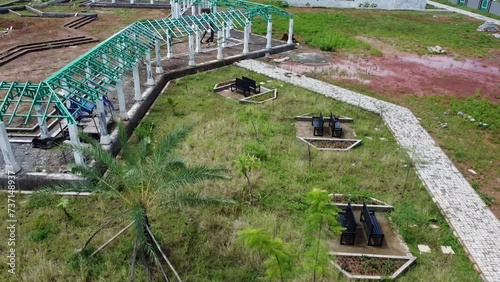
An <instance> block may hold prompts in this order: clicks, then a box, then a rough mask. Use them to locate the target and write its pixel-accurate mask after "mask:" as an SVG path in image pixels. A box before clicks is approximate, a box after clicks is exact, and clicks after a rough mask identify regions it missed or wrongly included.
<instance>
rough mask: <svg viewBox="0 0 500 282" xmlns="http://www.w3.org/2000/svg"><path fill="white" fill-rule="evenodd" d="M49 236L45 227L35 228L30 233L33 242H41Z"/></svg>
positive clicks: (48, 231)
mask: <svg viewBox="0 0 500 282" xmlns="http://www.w3.org/2000/svg"><path fill="white" fill-rule="evenodd" d="M49 236H50V230H49V229H47V228H42V229H37V230H35V231H33V232H32V233H31V236H30V239H31V240H32V241H33V242H43V241H45V240H47V239H48V238H49Z"/></svg>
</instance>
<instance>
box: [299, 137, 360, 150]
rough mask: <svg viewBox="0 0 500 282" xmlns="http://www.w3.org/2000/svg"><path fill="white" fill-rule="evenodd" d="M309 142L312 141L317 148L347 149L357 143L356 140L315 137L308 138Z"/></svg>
mask: <svg viewBox="0 0 500 282" xmlns="http://www.w3.org/2000/svg"><path fill="white" fill-rule="evenodd" d="M307 142H309V143H311V144H312V145H313V146H315V147H316V148H321V149H347V148H349V147H351V146H352V145H354V143H356V141H344V140H314V139H307Z"/></svg>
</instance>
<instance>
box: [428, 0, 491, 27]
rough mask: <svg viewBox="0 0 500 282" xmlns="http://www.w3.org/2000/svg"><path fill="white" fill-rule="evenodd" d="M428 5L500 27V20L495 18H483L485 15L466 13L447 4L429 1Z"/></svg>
mask: <svg viewBox="0 0 500 282" xmlns="http://www.w3.org/2000/svg"><path fill="white" fill-rule="evenodd" d="M427 4H429V5H432V6H434V7H436V8H439V9H445V10H448V11H452V12H455V13H458V14H462V15H466V16H469V17H472V18H476V19H478V20H482V21H489V22H494V23H495V24H496V25H500V21H499V20H496V19H493V18H489V17H487V16H483V15H480V14H476V13H473V12H469V11H466V10H462V9H460V8H455V7H452V6H448V5H445V4H441V3H437V2H434V1H429V0H428V1H427Z"/></svg>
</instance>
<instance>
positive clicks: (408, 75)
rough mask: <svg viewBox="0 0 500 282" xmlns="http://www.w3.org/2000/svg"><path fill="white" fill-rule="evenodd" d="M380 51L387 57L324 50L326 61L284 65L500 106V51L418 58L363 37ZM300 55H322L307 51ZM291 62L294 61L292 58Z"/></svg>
mask: <svg viewBox="0 0 500 282" xmlns="http://www.w3.org/2000/svg"><path fill="white" fill-rule="evenodd" d="M364 40H365V41H367V42H368V43H369V44H371V45H375V47H377V48H378V49H380V50H382V52H383V53H384V55H383V56H378V57H377V56H370V57H368V56H362V55H343V54H342V55H339V54H335V53H331V52H320V54H321V55H322V56H323V59H322V60H318V61H317V62H307V63H302V62H300V59H299V60H295V61H287V62H284V63H281V64H280V67H282V68H285V69H288V70H291V71H294V72H298V73H311V72H312V73H314V72H320V73H323V74H327V75H328V76H330V77H331V78H332V79H335V80H342V81H343V82H345V83H353V84H358V83H360V82H362V83H363V84H365V85H366V87H367V89H368V90H370V91H373V92H375V93H380V94H386V95H397V96H401V95H409V94H416V95H453V96H468V95H474V94H476V93H477V92H478V91H479V92H480V93H481V96H483V97H486V98H488V99H489V100H490V101H492V102H494V103H499V102H500V51H494V52H492V53H491V57H489V58H474V59H471V58H457V57H454V56H452V55H425V56H418V55H414V54H409V53H403V52H399V51H396V50H394V48H392V47H391V46H387V45H384V44H382V43H380V42H376V41H375V40H373V39H364ZM299 52H319V51H317V50H308V49H306V48H304V49H302V50H299ZM292 60H293V58H292Z"/></svg>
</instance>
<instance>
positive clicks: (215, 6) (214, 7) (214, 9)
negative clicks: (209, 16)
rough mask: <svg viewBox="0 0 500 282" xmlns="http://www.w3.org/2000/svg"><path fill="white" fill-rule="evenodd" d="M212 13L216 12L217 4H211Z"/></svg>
mask: <svg viewBox="0 0 500 282" xmlns="http://www.w3.org/2000/svg"><path fill="white" fill-rule="evenodd" d="M212 13H217V5H215V4H214V5H213V6H212Z"/></svg>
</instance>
